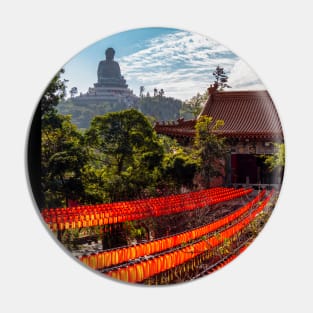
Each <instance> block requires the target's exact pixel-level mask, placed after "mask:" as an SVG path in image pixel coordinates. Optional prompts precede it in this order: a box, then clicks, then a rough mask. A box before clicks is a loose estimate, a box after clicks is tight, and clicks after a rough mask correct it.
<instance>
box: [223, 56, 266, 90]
mask: <svg viewBox="0 0 313 313" xmlns="http://www.w3.org/2000/svg"><path fill="white" fill-rule="evenodd" d="M228 82H229V85H230V86H232V88H233V89H245V90H247V89H250V90H253V89H265V87H264V85H263V84H262V82H261V81H260V79H259V78H258V76H257V75H256V74H255V73H254V72H253V71H252V70H251V68H250V67H249V66H248V65H247V63H245V62H244V61H242V60H241V59H240V60H238V61H237V62H236V63H235V64H234V66H233V68H232V70H231V72H230V74H229V79H228Z"/></svg>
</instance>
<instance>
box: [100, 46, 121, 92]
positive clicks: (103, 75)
mask: <svg viewBox="0 0 313 313" xmlns="http://www.w3.org/2000/svg"><path fill="white" fill-rule="evenodd" d="M114 54H115V51H114V49H113V48H108V49H107V50H106V51H105V57H106V58H105V60H102V61H100V62H99V65H98V72H97V74H98V82H97V83H96V84H95V86H96V87H122V88H127V85H126V81H125V79H124V77H123V76H122V75H121V70H120V66H119V64H118V62H116V61H114Z"/></svg>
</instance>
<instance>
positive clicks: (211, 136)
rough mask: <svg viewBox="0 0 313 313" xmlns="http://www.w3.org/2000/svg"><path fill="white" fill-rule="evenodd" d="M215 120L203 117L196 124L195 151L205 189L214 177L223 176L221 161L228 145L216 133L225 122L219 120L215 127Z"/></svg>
mask: <svg viewBox="0 0 313 313" xmlns="http://www.w3.org/2000/svg"><path fill="white" fill-rule="evenodd" d="M212 123H213V118H212V117H208V116H201V117H200V118H199V119H198V121H197V123H196V137H195V144H194V146H195V149H196V154H197V155H198V156H199V158H200V175H201V179H202V182H203V184H204V187H207V188H209V187H210V179H211V178H212V177H216V176H221V171H222V169H221V164H220V162H218V161H219V160H220V159H223V158H225V156H226V153H227V145H226V143H225V138H223V137H220V136H218V135H216V134H215V133H214V131H215V130H217V129H218V128H220V127H222V126H223V125H224V122H223V121H222V120H217V121H216V122H215V124H214V125H212Z"/></svg>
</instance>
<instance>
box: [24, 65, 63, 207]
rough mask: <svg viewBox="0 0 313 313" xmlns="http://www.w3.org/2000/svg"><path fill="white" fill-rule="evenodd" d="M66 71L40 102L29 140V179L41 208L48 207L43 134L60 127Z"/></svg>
mask: <svg viewBox="0 0 313 313" xmlns="http://www.w3.org/2000/svg"><path fill="white" fill-rule="evenodd" d="M63 73H64V70H63V69H61V70H60V71H59V72H58V73H57V74H56V75H55V77H54V78H53V79H52V80H51V82H50V83H49V85H48V87H47V88H46V90H45V91H44V93H43V95H42V97H41V98H40V100H39V103H38V106H37V109H36V111H35V114H34V117H33V121H32V125H31V129H30V135H29V140H28V160H27V161H28V169H29V178H30V183H31V186H32V190H33V192H34V198H35V200H36V202H37V205H38V207H39V208H43V207H44V206H46V205H47V203H46V201H45V194H44V189H43V187H42V181H44V180H45V179H46V177H45V176H44V174H43V171H42V169H41V166H40V164H41V161H42V149H41V146H42V145H41V134H42V131H46V130H47V129H48V128H50V129H51V128H53V127H60V126H61V120H60V118H59V117H58V115H57V110H56V107H57V105H58V104H59V102H60V101H61V100H62V99H64V97H65V93H66V85H65V82H66V80H64V79H61V75H62V74H63Z"/></svg>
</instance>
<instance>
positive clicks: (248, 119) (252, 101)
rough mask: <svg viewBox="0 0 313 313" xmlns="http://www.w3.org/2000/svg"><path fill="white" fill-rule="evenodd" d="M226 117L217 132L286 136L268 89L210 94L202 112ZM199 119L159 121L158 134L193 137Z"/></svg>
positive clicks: (256, 135)
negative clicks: (165, 122) (162, 122)
mask: <svg viewBox="0 0 313 313" xmlns="http://www.w3.org/2000/svg"><path fill="white" fill-rule="evenodd" d="M201 115H206V116H211V117H213V123H212V125H214V124H215V123H214V121H216V120H223V121H224V126H222V127H221V128H219V130H218V131H216V133H217V134H221V135H223V136H225V137H232V138H256V139H280V140H282V139H283V131H282V127H281V123H280V120H279V117H278V114H277V111H276V108H275V105H274V103H273V101H272V99H271V97H270V95H269V93H268V92H267V91H266V90H260V91H222V92H214V93H213V94H211V95H209V98H208V100H207V102H206V103H205V105H204V108H203V110H202V112H201V114H200V116H201ZM195 123H196V120H190V121H183V120H180V121H178V123H175V124H171V125H169V124H163V125H161V124H159V123H158V124H157V125H156V126H155V130H156V131H157V132H158V133H162V134H167V135H170V136H177V137H180V136H182V137H193V136H194V135H195V130H194V127H195Z"/></svg>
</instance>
